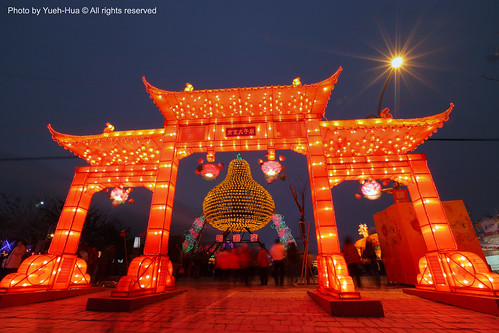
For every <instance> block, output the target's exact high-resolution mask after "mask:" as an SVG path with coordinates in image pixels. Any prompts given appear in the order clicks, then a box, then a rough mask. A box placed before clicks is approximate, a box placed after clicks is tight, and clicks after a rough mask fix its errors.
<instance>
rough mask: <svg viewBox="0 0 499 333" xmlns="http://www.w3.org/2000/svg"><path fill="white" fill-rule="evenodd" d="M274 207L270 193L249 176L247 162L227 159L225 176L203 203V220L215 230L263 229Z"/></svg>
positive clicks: (249, 171)
mask: <svg viewBox="0 0 499 333" xmlns="http://www.w3.org/2000/svg"><path fill="white" fill-rule="evenodd" d="M274 208H275V206H274V200H273V199H272V196H271V195H270V194H269V192H267V191H266V190H265V189H264V188H263V187H262V186H261V185H260V184H258V183H257V182H256V181H255V180H254V179H253V178H252V177H251V170H250V166H249V164H248V162H246V161H245V160H243V159H240V158H237V159H235V160H232V161H231V162H230V164H229V169H228V171H227V176H226V177H225V179H224V180H223V181H222V182H221V183H220V184H218V185H217V186H216V187H214V188H213V189H212V190H211V191H210V192H208V195H207V196H206V198H205V199H204V202H203V213H204V216H205V217H206V221H207V222H208V223H210V224H211V225H212V226H213V227H215V228H217V229H219V230H222V231H225V230H230V231H233V232H241V231H247V230H246V228H248V229H249V230H251V231H255V230H259V229H261V228H263V227H264V226H265V225H266V224H267V223H269V222H270V219H271V217H272V213H273V212H274Z"/></svg>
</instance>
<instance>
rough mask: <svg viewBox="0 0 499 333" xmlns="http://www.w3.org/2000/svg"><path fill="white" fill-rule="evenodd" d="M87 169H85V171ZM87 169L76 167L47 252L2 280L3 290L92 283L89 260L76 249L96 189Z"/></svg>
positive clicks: (1, 287)
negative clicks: (93, 188) (88, 271)
mask: <svg viewBox="0 0 499 333" xmlns="http://www.w3.org/2000/svg"><path fill="white" fill-rule="evenodd" d="M85 170H86V171H85ZM87 180H88V169H86V168H80V167H79V168H76V171H75V175H74V179H73V183H72V184H71V187H70V189H69V193H68V196H67V198H66V202H65V203H64V207H63V208H62V212H61V216H60V217H59V222H58V223H57V227H56V230H55V232H54V238H53V239H52V242H51V243H50V248H49V251H48V254H39V255H33V256H30V257H29V258H26V259H25V260H24V261H23V262H22V263H21V265H20V266H19V268H18V270H17V272H16V273H12V274H8V275H7V276H6V277H5V278H4V279H3V280H2V281H1V282H0V291H3V292H14V291H34V290H52V289H69V288H71V287H75V286H78V287H82V286H90V276H89V275H88V274H87V263H86V262H85V260H83V259H81V258H78V257H77V255H76V251H77V249H78V244H79V243H80V237H81V231H82V229H83V224H84V223H85V218H86V216H87V212H88V208H89V206H90V202H91V200H92V195H93V193H94V191H90V190H89V189H88V188H87Z"/></svg>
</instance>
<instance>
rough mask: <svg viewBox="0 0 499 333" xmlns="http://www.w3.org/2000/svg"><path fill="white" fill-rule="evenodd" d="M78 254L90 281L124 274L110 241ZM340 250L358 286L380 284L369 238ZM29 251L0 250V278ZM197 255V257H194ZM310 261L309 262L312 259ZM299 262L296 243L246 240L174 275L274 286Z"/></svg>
mask: <svg viewBox="0 0 499 333" xmlns="http://www.w3.org/2000/svg"><path fill="white" fill-rule="evenodd" d="M77 254H78V256H79V257H80V258H82V259H83V260H85V262H86V263H87V273H88V274H89V275H90V276H91V281H92V283H98V282H100V281H104V280H106V278H108V277H109V276H111V275H113V276H119V275H123V274H126V267H121V268H116V267H117V266H116V265H115V261H116V260H115V257H116V249H115V248H114V246H112V245H110V246H108V247H106V248H105V249H104V251H98V250H97V249H96V247H94V246H89V245H87V244H81V245H80V247H79V249H78V253H77ZM342 254H343V256H344V258H345V261H346V263H347V267H348V272H349V275H350V276H351V277H352V278H353V280H354V283H355V285H356V286H357V287H358V288H361V287H362V280H361V276H362V275H372V276H374V279H375V283H376V285H377V286H380V267H379V261H378V260H377V257H376V254H375V251H374V247H373V245H372V244H371V243H370V242H369V241H368V242H366V247H365V249H364V251H363V252H362V255H359V252H358V250H357V248H356V247H355V246H354V244H353V241H352V239H351V238H350V237H346V238H345V240H344V244H343V248H342ZM28 255H30V254H29V253H28V251H27V248H26V245H25V243H24V242H23V241H22V240H20V241H18V242H17V244H16V247H14V248H13V249H12V250H11V252H10V253H8V254H7V253H2V254H0V267H1V269H0V279H2V278H3V277H5V276H6V275H7V274H9V273H15V272H16V271H17V269H18V268H19V266H20V264H21V263H22V261H23V260H24V259H25V258H26V257H27V256H28ZM196 258H198V260H195V259H196ZM309 262H310V264H311V262H312V260H309ZM301 264H302V258H300V255H299V253H298V248H297V246H296V244H295V243H290V244H287V247H286V248H285V247H284V246H283V244H281V242H280V240H279V239H276V241H275V243H274V244H273V245H272V246H271V247H270V250H267V249H266V247H265V245H264V244H260V246H259V247H258V248H255V247H250V246H248V244H246V243H243V244H240V245H238V246H234V247H229V246H227V247H221V248H219V249H218V250H217V251H216V252H215V253H214V262H213V261H212V264H211V265H210V264H209V263H208V257H206V256H197V257H194V259H192V260H190V261H189V260H186V261H185V262H184V263H183V264H181V265H180V266H179V267H180V269H176V271H175V275H176V278H182V275H187V276H189V277H194V278H198V277H211V276H214V277H215V279H218V280H220V281H225V282H231V283H234V284H236V283H241V284H244V285H249V284H250V283H251V281H253V280H254V279H257V280H259V282H260V284H261V285H267V284H269V277H273V281H274V283H275V285H276V286H283V285H284V283H285V280H286V283H288V284H293V283H297V282H298V280H299V278H300V275H301V269H302V265H301ZM122 266H123V265H122ZM184 266H186V267H185V269H184ZM191 272H193V274H191ZM307 283H308V281H307Z"/></svg>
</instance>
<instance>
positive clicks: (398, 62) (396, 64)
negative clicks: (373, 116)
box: [378, 57, 404, 117]
mask: <svg viewBox="0 0 499 333" xmlns="http://www.w3.org/2000/svg"><path fill="white" fill-rule="evenodd" d="M403 61H404V60H403V59H402V57H397V58H394V59H393V60H392V68H391V69H390V73H389V74H388V77H387V78H386V82H385V86H384V87H383V91H382V92H381V97H380V98H379V103H378V117H380V116H381V115H380V112H381V101H382V100H383V95H384V94H385V90H386V86H387V85H388V81H390V78H391V77H392V74H393V70H394V69H395V68H399V67H400V66H402V63H403Z"/></svg>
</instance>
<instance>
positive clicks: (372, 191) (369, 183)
mask: <svg viewBox="0 0 499 333" xmlns="http://www.w3.org/2000/svg"><path fill="white" fill-rule="evenodd" d="M360 191H361V192H362V194H363V195H364V197H366V198H367V199H369V200H376V199H378V198H379V197H380V196H381V184H380V183H378V182H377V181H375V180H366V181H365V182H364V184H362V186H361V188H360Z"/></svg>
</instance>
